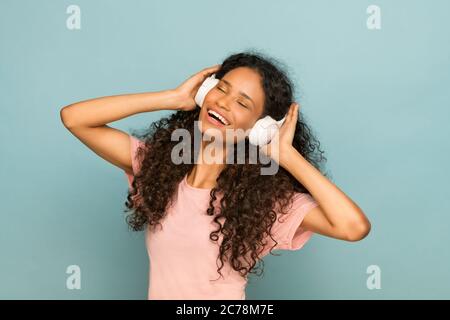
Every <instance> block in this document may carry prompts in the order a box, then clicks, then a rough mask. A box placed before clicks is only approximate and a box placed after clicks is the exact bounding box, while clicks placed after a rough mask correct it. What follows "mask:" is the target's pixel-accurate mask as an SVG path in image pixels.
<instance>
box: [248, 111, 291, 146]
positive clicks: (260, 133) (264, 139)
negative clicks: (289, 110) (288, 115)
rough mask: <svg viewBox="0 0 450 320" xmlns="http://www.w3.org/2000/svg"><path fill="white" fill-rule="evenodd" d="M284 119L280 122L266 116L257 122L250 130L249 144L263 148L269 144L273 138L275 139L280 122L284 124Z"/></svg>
mask: <svg viewBox="0 0 450 320" xmlns="http://www.w3.org/2000/svg"><path fill="white" fill-rule="evenodd" d="M284 119H285V118H283V119H281V120H279V121H276V120H274V119H273V118H272V117H270V116H265V117H264V118H262V119H259V120H258V121H256V123H255V125H254V126H253V128H252V129H251V130H250V134H249V136H248V139H249V142H250V143H251V144H253V145H256V146H263V145H266V144H268V143H269V142H270V141H271V140H272V139H273V137H275V135H276V133H277V131H278V129H279V126H280V125H279V124H278V123H279V122H280V121H282V122H284Z"/></svg>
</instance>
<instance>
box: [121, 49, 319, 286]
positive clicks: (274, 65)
mask: <svg viewBox="0 0 450 320" xmlns="http://www.w3.org/2000/svg"><path fill="white" fill-rule="evenodd" d="M238 67H248V68H251V69H252V70H255V71H256V72H258V73H259V75H260V76H261V79H262V80H261V81H262V83H261V85H262V88H263V91H264V94H265V102H264V109H263V116H264V115H270V116H271V117H272V118H274V119H276V120H279V119H281V118H282V117H283V116H284V115H285V114H286V113H287V111H288V109H289V107H290V105H291V103H292V102H293V101H294V100H293V99H294V87H293V85H292V83H291V81H290V80H289V78H288V76H287V72H286V71H284V70H283V68H282V67H281V65H280V63H279V62H278V61H276V60H274V59H272V58H269V57H267V56H264V55H263V54H261V53H258V52H255V51H253V52H250V51H247V52H241V53H236V54H232V55H230V56H228V57H227V58H226V59H225V60H224V61H223V63H222V64H221V68H220V69H219V71H217V72H216V78H217V79H221V78H222V77H223V76H224V75H225V74H226V73H227V72H229V71H231V70H233V69H235V68H238ZM199 113H200V108H195V110H192V111H176V112H175V113H173V114H171V115H170V116H169V117H165V118H162V119H160V120H159V121H156V122H154V123H152V124H151V125H150V126H149V127H148V128H147V129H146V131H145V132H144V133H143V134H140V133H136V131H135V132H134V134H133V135H134V136H137V137H138V138H140V139H141V140H144V142H145V146H144V147H145V149H144V148H139V149H138V151H137V155H138V157H142V163H141V169H140V170H139V172H138V173H135V178H134V181H133V183H132V189H130V190H129V191H128V195H127V201H126V203H125V204H126V207H127V209H125V212H129V211H131V213H130V214H128V215H127V216H126V221H127V223H128V225H129V226H130V228H131V229H132V230H134V231H141V230H144V227H146V226H148V227H156V225H157V224H160V222H159V221H160V220H161V219H162V218H163V217H164V216H165V213H166V208H168V206H169V205H170V204H171V203H172V201H174V200H175V197H176V195H175V193H176V190H177V187H178V184H179V183H180V182H181V181H182V179H183V178H184V176H185V175H186V174H188V173H189V172H190V171H191V170H192V169H193V167H194V165H195V163H194V159H193V157H191V160H192V161H191V163H190V164H185V163H182V164H174V163H173V162H172V161H171V150H172V148H173V147H174V146H175V145H176V144H178V143H179V142H177V141H172V140H171V134H172V132H173V131H174V130H175V129H180V128H183V129H186V130H188V131H189V132H190V134H191V137H193V136H194V130H195V129H196V128H195V127H194V121H196V120H198V117H199ZM248 143H249V142H248V138H246V139H245V147H246V150H247V149H248ZM293 146H294V148H295V149H296V150H298V152H299V153H300V154H301V155H302V156H303V157H304V158H305V159H306V160H307V161H309V162H310V163H311V164H312V165H313V166H314V167H315V168H316V169H318V170H319V171H321V172H322V173H323V169H322V166H321V164H322V162H325V161H326V160H327V159H326V157H324V156H323V153H324V152H323V151H322V150H320V142H318V141H317V139H316V138H315V137H314V135H313V134H312V132H311V129H310V128H309V127H308V125H307V124H306V123H305V119H304V116H303V115H301V116H299V117H298V120H297V123H296V128H295V136H294V139H293ZM235 149H237V148H235ZM148 150H150V151H148ZM246 158H247V159H246V160H248V155H247V156H246ZM262 167H264V165H263V164H261V163H260V162H257V163H254V162H253V163H252V164H249V163H248V162H247V161H246V162H245V163H243V164H234V163H233V164H227V165H226V167H225V168H224V169H223V170H222V171H221V173H220V175H219V176H218V178H217V180H216V187H214V188H212V189H211V192H210V200H209V208H208V209H207V211H206V214H207V215H210V216H214V218H213V219H214V223H215V224H217V229H216V230H214V231H213V232H212V233H211V234H210V239H211V240H212V241H215V242H218V239H219V236H218V235H219V232H221V233H222V235H223V240H222V243H221V244H220V247H219V255H218V260H220V263H221V266H220V267H219V268H218V270H217V271H218V273H219V274H220V275H221V276H222V273H221V272H220V270H221V269H222V268H223V266H224V261H227V260H228V259H229V263H230V264H231V266H232V268H233V269H234V270H236V271H238V272H239V273H240V275H241V276H243V277H245V278H246V277H247V274H248V273H256V271H257V270H258V267H259V266H260V265H259V264H258V265H257V262H258V263H260V262H262V267H263V266H264V262H263V261H262V259H260V254H261V253H262V252H263V249H264V247H265V245H266V244H267V242H266V241H265V240H267V239H265V238H266V237H268V236H270V237H271V239H272V240H273V241H274V242H275V244H274V245H273V246H272V247H271V248H270V253H271V254H272V249H273V248H274V247H275V246H276V245H277V242H276V240H275V239H274V238H272V235H271V228H272V225H273V224H274V222H275V221H276V219H277V213H278V214H285V213H286V212H285V209H286V207H287V206H288V205H291V203H292V197H293V195H294V193H295V192H304V193H308V194H309V192H308V190H307V189H306V188H305V187H304V186H303V185H302V184H301V183H299V182H298V181H297V180H296V179H295V178H294V177H293V176H292V175H291V174H290V173H289V172H288V171H286V170H285V169H284V168H282V167H281V166H280V167H279V170H278V172H277V173H276V174H273V175H261V174H260V172H261V168H262ZM323 174H324V175H325V176H326V175H327V174H325V173H323ZM219 194H222V195H223V197H222V199H221V200H220V206H218V207H220V212H219V213H216V212H215V211H216V210H215V207H216V205H215V201H216V199H217V196H218V195H219ZM137 195H139V198H140V199H141V200H140V201H136V198H135V197H136V196H137ZM276 204H278V206H277V208H279V210H280V211H278V212H277V211H276V210H274V209H275V208H276V207H275V205H276ZM222 218H225V219H224V220H222ZM221 221H225V222H224V223H222V222H221ZM272 255H273V254H272ZM247 258H249V259H247ZM255 266H256V267H255ZM262 272H263V268H262V269H261V273H260V275H261V274H262Z"/></svg>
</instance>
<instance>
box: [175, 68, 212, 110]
mask: <svg viewBox="0 0 450 320" xmlns="http://www.w3.org/2000/svg"><path fill="white" fill-rule="evenodd" d="M220 66H221V65H220V64H216V65H214V66H212V67H209V68H205V69H203V70H202V71H200V72H198V73H196V74H194V75H193V76H191V77H190V78H189V79H187V80H186V81H184V82H183V83H182V84H181V85H180V86H178V87H177V88H176V89H174V90H173V91H174V92H175V93H176V95H177V96H178V101H179V102H178V104H177V110H182V111H190V110H194V109H195V107H196V106H197V104H196V103H195V95H196V94H197V91H198V89H199V88H200V86H201V85H202V83H203V81H205V80H206V78H208V77H209V76H211V75H212V74H213V73H216V72H217V71H218V70H219V69H220Z"/></svg>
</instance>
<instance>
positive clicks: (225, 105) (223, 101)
mask: <svg viewBox="0 0 450 320" xmlns="http://www.w3.org/2000/svg"><path fill="white" fill-rule="evenodd" d="M230 103H231V101H229V100H228V99H227V97H221V98H219V99H217V101H216V104H217V106H218V107H220V108H221V109H224V110H226V111H230V107H229V106H230Z"/></svg>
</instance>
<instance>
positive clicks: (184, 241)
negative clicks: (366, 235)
mask: <svg viewBox="0 0 450 320" xmlns="http://www.w3.org/2000/svg"><path fill="white" fill-rule="evenodd" d="M130 141H131V155H132V166H133V172H134V173H136V172H137V171H138V169H139V168H140V161H139V159H137V157H136V150H137V148H138V147H139V146H140V145H141V144H142V145H143V142H142V141H141V140H139V139H137V138H135V137H133V136H131V135H130ZM125 173H126V172H125ZM126 176H127V178H128V184H129V188H131V183H132V181H133V179H134V176H133V175H131V174H128V173H126ZM186 177H187V175H186V176H185V177H184V178H183V180H182V181H181V182H180V183H179V185H178V197H177V200H176V201H175V203H174V204H173V205H172V206H171V207H170V208H169V209H168V210H167V213H166V216H165V217H164V218H163V220H161V221H160V222H161V224H162V225H163V229H161V227H160V226H157V228H156V229H152V230H150V229H149V228H147V229H146V232H145V241H146V248H147V252H148V255H149V265H150V270H149V288H148V299H171V300H180V299H182V300H192V299H198V300H206V299H214V300H219V299H223V300H226V299H235V300H245V288H246V284H247V280H246V279H244V278H243V277H242V276H241V275H240V274H239V273H238V272H237V271H234V270H233V269H232V268H231V265H229V264H227V263H226V262H225V265H224V266H223V268H222V269H221V272H222V274H223V277H219V274H218V272H217V268H218V267H217V266H218V265H220V264H219V262H217V264H216V260H217V257H218V254H219V247H218V244H217V243H216V242H213V241H212V240H210V239H209V234H210V233H211V232H212V231H213V230H215V229H216V228H217V224H216V223H213V217H212V216H208V215H206V209H207V208H208V206H209V203H208V202H209V198H210V195H209V193H210V190H211V189H203V188H196V187H193V186H191V185H189V184H188V183H187V180H186ZM219 198H220V197H219ZM217 203H218V202H217ZM217 206H218V205H217ZM316 206H318V203H317V202H316V201H315V200H314V199H313V198H312V197H311V196H310V195H309V194H307V193H297V194H296V195H295V198H294V203H293V206H292V207H291V209H290V210H289V213H288V214H287V215H285V216H283V217H282V218H281V219H280V220H281V221H282V223H280V222H279V221H278V220H277V221H276V222H275V224H274V226H273V227H272V237H273V238H274V239H276V240H277V242H278V245H277V246H276V247H275V248H274V249H273V250H298V249H300V248H302V247H303V245H304V244H305V243H306V242H307V241H308V240H309V239H310V238H311V236H312V235H313V232H311V231H308V230H305V229H302V227H301V226H300V224H301V222H302V221H303V218H304V217H305V215H306V214H307V213H308V212H309V210H311V209H312V208H314V207H316ZM222 221H223V220H222ZM222 223H223V222H222ZM221 240H222V235H221V234H220V233H219V243H220V241H221ZM268 240H269V242H268V244H267V246H266V247H265V250H264V252H263V256H264V255H266V254H268V253H269V250H270V247H271V246H273V244H274V242H273V240H272V239H270V237H268ZM216 279H217V280H216ZM212 280H216V281H212Z"/></svg>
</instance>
